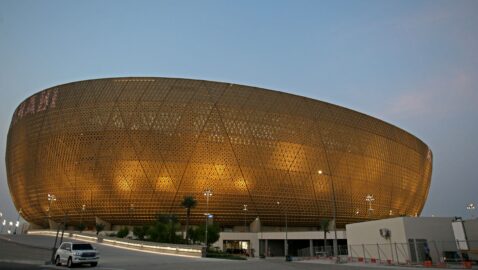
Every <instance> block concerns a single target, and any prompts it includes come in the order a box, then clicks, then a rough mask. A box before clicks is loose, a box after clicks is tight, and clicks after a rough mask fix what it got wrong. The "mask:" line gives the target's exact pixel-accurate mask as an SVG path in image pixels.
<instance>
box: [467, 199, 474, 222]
mask: <svg viewBox="0 0 478 270" xmlns="http://www.w3.org/2000/svg"><path fill="white" fill-rule="evenodd" d="M475 208H476V207H475V204H474V203H469V204H468V205H467V206H466V209H467V210H468V211H470V214H471V219H473V218H474V216H473V211H474V210H475Z"/></svg>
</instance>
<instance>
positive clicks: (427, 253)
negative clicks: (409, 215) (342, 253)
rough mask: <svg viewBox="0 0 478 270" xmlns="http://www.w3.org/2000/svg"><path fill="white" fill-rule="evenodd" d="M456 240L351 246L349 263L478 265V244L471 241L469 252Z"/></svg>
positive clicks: (413, 240)
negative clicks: (460, 248)
mask: <svg viewBox="0 0 478 270" xmlns="http://www.w3.org/2000/svg"><path fill="white" fill-rule="evenodd" d="M458 244H459V243H457V242H455V241H427V240H425V239H410V241H409V242H408V243H392V242H390V243H386V244H362V245H349V246H348V251H349V254H348V256H349V261H350V262H358V263H371V264H374V263H376V264H393V265H422V266H424V267H435V266H439V267H447V266H453V267H461V268H469V267H471V265H472V264H477V263H478V241H468V246H469V250H466V251H460V250H458V249H457V247H458V246H459V245H458Z"/></svg>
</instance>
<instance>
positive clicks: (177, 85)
mask: <svg viewBox="0 0 478 270" xmlns="http://www.w3.org/2000/svg"><path fill="white" fill-rule="evenodd" d="M6 165H7V176H8V184H9V187H10V192H11V194H12V198H13V201H14V204H15V206H16V208H17V209H21V210H22V216H23V217H24V218H25V219H26V220H28V221H30V222H32V223H35V224H38V225H45V224H46V222H47V221H48V216H50V217H51V218H52V219H53V220H56V221H61V220H63V217H64V215H65V214H67V215H68V220H69V222H70V224H71V223H76V224H77V223H79V222H80V221H81V220H83V221H84V222H86V223H88V224H94V222H95V217H99V218H101V219H102V220H104V221H107V222H110V223H111V224H133V225H135V224H136V225H137V224H145V223H149V222H151V221H152V220H153V219H154V217H155V215H156V214H157V213H165V214H168V213H172V214H176V215H178V217H179V218H180V220H181V221H184V220H185V210H184V209H183V208H182V207H181V206H180V202H181V201H182V199H183V197H184V196H186V195H193V196H195V197H196V199H197V200H198V205H197V207H196V208H195V209H193V210H192V218H191V222H192V223H196V224H198V223H199V222H201V221H203V220H204V213H205V212H206V198H205V197H204V196H203V191H204V190H205V189H208V188H209V189H211V190H212V192H213V195H212V197H210V201H209V212H210V213H212V214H213V215H214V221H215V222H219V223H221V224H222V225H224V226H234V225H239V226H240V225H241V224H244V223H243V222H244V217H245V218H246V220H247V222H248V223H249V222H251V221H252V220H254V219H255V218H256V217H259V218H260V220H261V222H262V224H263V225H270V226H282V225H283V222H284V219H283V217H284V215H285V214H287V215H288V220H289V226H306V227H307V226H317V225H318V224H319V220H320V219H322V218H328V219H332V217H333V215H334V210H336V217H337V225H338V226H339V227H342V226H344V224H346V223H351V222H356V221H362V220H369V219H379V218H386V217H390V216H399V215H413V216H415V215H419V214H420V212H421V210H422V208H423V205H424V203H425V200H426V198H427V194H428V190H429V186H430V181H431V172H432V154H431V151H430V149H429V148H428V147H427V145H425V144H424V143H423V142H422V141H420V140H419V139H417V138H416V137H414V136H413V135H411V134H409V133H407V132H405V131H403V130H402V129H399V128H397V127H395V126H393V125H390V124H387V123H385V122H383V121H381V120H378V119H375V118H373V117H370V116H367V115H364V114H362V113H358V112H355V111H352V110H349V109H346V108H343V107H339V106H336V105H332V104H329V103H325V102H322V101H317V100H313V99H310V98H305V97H301V96H296V95H291V94H287V93H283V92H278V91H272V90H267V89H261V88H256V87H249V86H243V85H237V84H230V83H220V82H211V81H202V80H189V79H170V78H112V79H98V80H87V81H80V82H73V83H68V84H64V85H60V86H55V87H52V88H49V89H46V90H44V91H41V92H39V93H37V94H35V95H33V96H31V97H29V98H27V99H26V100H25V101H24V102H23V103H21V104H20V106H19V107H18V108H17V109H16V111H15V113H14V115H13V119H12V122H11V126H10V129H9V133H8V142H7V151H6ZM319 172H322V173H319ZM48 194H54V195H55V196H56V201H52V202H50V201H49V200H48V198H47V197H48ZM369 194H370V195H373V198H374V201H373V202H371V204H369V203H368V202H366V201H365V198H366V196H367V195H369ZM277 202H280V204H277ZM50 203H51V204H50ZM244 204H247V205H248V207H247V209H248V210H247V211H246V212H245V211H243V208H244V206H243V205H244ZM369 208H373V211H371V210H369Z"/></svg>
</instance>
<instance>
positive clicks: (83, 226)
mask: <svg viewBox="0 0 478 270" xmlns="http://www.w3.org/2000/svg"><path fill="white" fill-rule="evenodd" d="M76 229H77V230H78V231H79V232H82V231H84V230H85V229H86V225H85V223H83V222H82V223H80V224H78V226H77V227H76Z"/></svg>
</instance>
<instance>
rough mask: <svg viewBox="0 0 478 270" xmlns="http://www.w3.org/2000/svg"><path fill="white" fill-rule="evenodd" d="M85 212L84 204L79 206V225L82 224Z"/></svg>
mask: <svg viewBox="0 0 478 270" xmlns="http://www.w3.org/2000/svg"><path fill="white" fill-rule="evenodd" d="M85 210H86V204H83V205H82V206H81V217H80V224H83V215H84V214H85Z"/></svg>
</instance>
